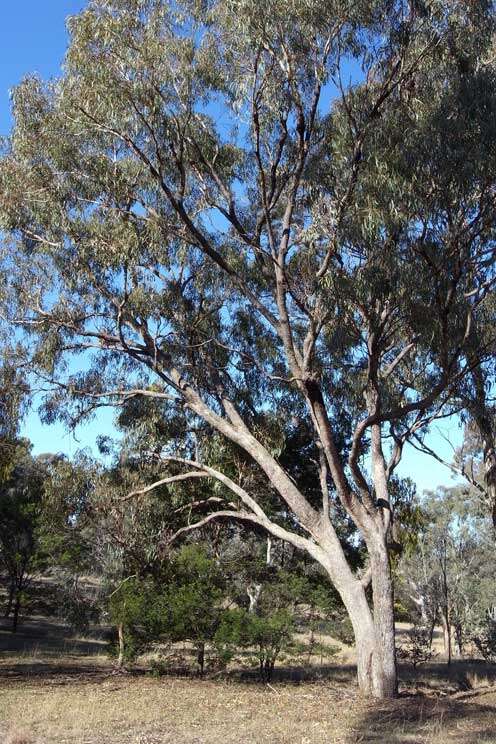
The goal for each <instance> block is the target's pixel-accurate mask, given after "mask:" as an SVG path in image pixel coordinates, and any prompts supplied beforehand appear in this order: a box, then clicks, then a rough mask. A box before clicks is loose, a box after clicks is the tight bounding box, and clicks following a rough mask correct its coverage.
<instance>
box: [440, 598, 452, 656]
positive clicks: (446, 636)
mask: <svg viewBox="0 0 496 744" xmlns="http://www.w3.org/2000/svg"><path fill="white" fill-rule="evenodd" d="M441 622H442V625H443V640H444V653H445V654H446V663H447V664H448V666H449V665H450V664H451V626H450V623H449V619H448V613H447V611H446V608H443V610H442V611H441Z"/></svg>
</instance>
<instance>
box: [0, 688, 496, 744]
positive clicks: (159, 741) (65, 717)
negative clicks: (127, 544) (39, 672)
mask: <svg viewBox="0 0 496 744" xmlns="http://www.w3.org/2000/svg"><path fill="white" fill-rule="evenodd" d="M0 721H4V722H5V728H6V729H8V726H9V725H11V724H12V723H18V722H22V727H23V730H24V731H25V732H26V734H27V733H28V732H29V736H31V737H32V738H31V739H29V738H28V739H27V740H26V744H32V742H36V744H76V742H77V743H78V744H173V743H174V744H176V743H177V744H268V743H269V742H270V744H290V743H291V744H359V743H360V744H363V743H365V742H370V743H374V744H421V743H422V744H424V743H425V744H448V742H449V743H450V744H451V742H453V743H454V744H495V742H496V693H494V692H491V693H488V694H485V695H483V696H481V697H480V698H479V697H476V698H471V699H469V700H456V699H453V698H450V697H432V698H431V697H425V696H424V697H423V696H415V697H403V698H400V699H398V700H396V701H393V702H388V703H384V704H371V703H364V702H363V701H361V700H360V699H359V698H358V696H357V694H356V691H355V689H354V687H351V686H347V685H342V684H330V683H329V682H327V683H324V682H323V683H320V684H317V683H304V684H299V685H295V684H288V683H284V684H282V683H276V684H274V685H273V686H271V687H264V686H262V685H256V684H251V683H240V682H225V681H212V680H204V681H199V680H195V679H180V678H162V679H158V680H155V679H151V678H147V677H133V676H123V677H120V676H118V677H116V676H108V677H106V678H105V679H102V680H100V681H99V682H95V681H93V680H92V679H88V680H85V679H80V680H79V681H78V682H76V683H74V682H73V681H71V682H66V683H64V681H63V680H62V679H57V678H53V679H49V678H42V679H41V678H40V679H38V680H36V679H34V678H33V679H32V680H31V681H26V682H17V683H10V684H8V685H6V684H5V683H3V684H0ZM1 733H2V729H1V724H0V734H1ZM7 742H9V744H24V740H23V739H20V740H17V739H13V740H9V739H8V738H7V739H6V740H5V744H7Z"/></svg>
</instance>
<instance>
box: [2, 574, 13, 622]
mask: <svg viewBox="0 0 496 744" xmlns="http://www.w3.org/2000/svg"><path fill="white" fill-rule="evenodd" d="M14 594H15V582H14V580H13V579H12V580H11V582H10V586H9V598H8V600H7V607H6V608H5V614H4V617H9V615H10V613H11V612H12V605H13V604H14Z"/></svg>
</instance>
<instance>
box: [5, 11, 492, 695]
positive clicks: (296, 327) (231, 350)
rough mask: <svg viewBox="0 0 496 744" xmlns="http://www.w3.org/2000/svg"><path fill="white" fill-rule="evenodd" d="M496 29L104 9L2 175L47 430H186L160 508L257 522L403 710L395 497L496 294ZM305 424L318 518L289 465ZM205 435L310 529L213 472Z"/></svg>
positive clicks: (41, 86)
mask: <svg viewBox="0 0 496 744" xmlns="http://www.w3.org/2000/svg"><path fill="white" fill-rule="evenodd" d="M493 25H494V18H493V8H492V3H490V2H487V1H486V0H476V1H475V2H472V3H465V2H459V1H457V0H454V2H452V3H450V4H449V5H448V4H446V3H445V2H441V1H440V0H432V2H429V3H424V2H418V1H415V2H414V1H413V0H411V2H407V1H406V0H397V2H390V1H389V0H374V1H373V2H370V1H369V2H362V1H361V0H358V1H357V0H354V1H353V2H350V1H349V0H330V1H327V2H325V3H324V2H322V1H319V0H290V1H289V2H288V0H284V1H283V0H268V2H266V3H264V4H260V3H258V2H253V0H217V1H215V0H211V1H210V2H202V3H200V2H195V0H184V2H174V3H172V2H170V3H168V2H166V1H165V0H90V2H89V4H88V7H87V9H86V10H85V11H84V12H82V13H81V14H80V15H78V16H75V17H73V18H71V19H70V20H69V30H70V34H71V42H70V46H69V49H68V53H67V56H66V60H65V67H64V73H63V76H62V77H61V79H59V80H57V81H53V82H50V83H47V84H45V83H43V82H41V81H40V80H38V79H37V78H35V77H30V78H28V79H26V80H25V81H24V83H22V84H21V85H20V86H19V87H18V88H17V89H16V90H15V91H14V93H13V108H14V112H13V113H14V121H15V124H14V128H13V132H12V136H11V137H10V139H9V141H8V142H7V143H6V144H5V148H4V154H3V158H2V162H1V165H0V194H1V196H0V213H1V224H2V227H3V229H4V231H5V233H6V234H7V235H9V236H10V240H9V241H8V243H7V255H6V259H5V271H6V274H7V273H9V274H10V278H11V284H10V290H11V291H10V295H9V293H7V294H8V301H7V305H8V311H9V312H10V314H11V317H12V318H13V319H14V321H15V322H17V323H18V324H19V325H20V326H21V327H22V328H24V329H25V331H26V333H27V334H28V339H29V341H28V343H27V345H26V353H28V354H29V357H30V363H31V365H32V367H33V368H34V369H36V371H37V374H38V376H39V378H41V379H44V380H45V381H46V385H47V386H48V387H51V389H52V393H53V394H52V395H51V396H50V395H48V397H47V400H46V406H45V411H46V415H47V416H53V415H56V414H57V411H60V410H61V409H60V406H61V403H62V402H63V401H64V400H65V399H67V398H69V400H70V401H72V405H68V407H67V406H66V407H65V408H64V411H65V414H64V415H67V416H68V417H69V418H70V419H73V420H79V419H80V418H81V417H82V416H84V415H86V414H90V413H91V412H92V411H93V410H95V408H96V407H98V406H99V405H103V404H110V403H115V404H123V403H124V404H125V405H129V404H130V403H132V401H133V400H136V399H137V398H143V399H154V400H155V401H156V402H157V403H160V405H161V406H163V407H165V408H166V410H169V411H175V412H177V411H180V410H181V411H182V412H183V414H182V415H183V417H184V421H185V427H184V429H185V439H184V445H183V447H182V448H181V449H180V450H179V451H176V452H173V451H172V450H171V447H165V448H163V449H162V450H161V451H158V452H157V451H156V450H155V451H154V452H153V453H151V454H152V455H153V457H155V458H156V459H157V460H158V461H159V462H160V463H161V464H162V466H163V469H164V470H163V478H161V479H159V482H160V483H162V484H168V485H171V484H172V483H173V484H174V485H175V486H177V485H178V484H180V483H181V482H183V481H185V480H186V479H190V478H194V479H197V478H211V479H213V480H214V481H217V482H218V483H219V484H220V486H219V488H220V490H219V494H220V496H219V498H224V499H225V502H224V505H223V506H221V508H217V509H216V510H215V511H210V512H209V513H207V514H206V515H204V516H203V517H202V518H201V519H199V520H198V521H197V522H196V523H193V524H192V525H189V526H188V529H189V528H190V527H193V526H195V525H198V524H199V525H201V524H205V523H207V522H208V521H212V520H214V519H222V518H224V519H236V520H243V521H244V522H245V523H247V524H251V525H255V526H256V527H257V528H259V529H262V530H265V531H266V532H268V533H269V534H271V535H273V536H275V537H277V538H280V539H282V540H286V541H287V542H289V543H291V544H292V545H294V546H296V547H297V548H300V549H302V550H303V551H306V552H307V553H308V554H309V555H310V556H312V557H313V558H314V559H315V560H316V561H318V562H319V563H320V564H321V565H322V566H323V567H324V569H325V570H326V571H327V573H328V575H329V577H330V580H331V581H332V582H333V584H334V586H335V588H336V589H337V591H338V592H339V594H340V596H341V598H342V600H343V603H344V605H345V606H346V608H347V611H348V613H349V615H350V618H351V622H352V624H353V628H354V632H355V637H356V646H357V660H358V680H359V685H360V689H361V690H362V692H363V693H365V694H371V695H374V696H376V697H385V696H390V695H393V694H394V693H395V690H396V664H395V646H394V617H393V595H392V580H391V571H390V565H389V555H388V533H389V531H390V528H391V523H392V520H393V514H392V509H391V506H390V496H389V485H388V484H389V480H390V478H391V475H392V473H393V472H394V469H395V467H396V466H397V464H398V462H399V460H400V458H401V451H402V447H403V444H404V442H405V441H406V440H407V439H408V438H409V437H411V436H412V435H413V434H414V433H419V432H421V431H422V430H423V429H424V428H425V427H426V426H428V424H429V423H430V422H431V421H432V420H433V418H435V417H436V416H439V415H444V413H446V412H447V411H449V407H450V405H451V401H452V400H453V396H454V394H455V392H456V390H457V389H458V387H459V385H460V383H461V381H462V380H463V379H464V377H466V375H468V374H469V372H470V369H471V368H472V367H473V366H474V365H473V364H471V363H469V362H468V361H467V355H466V354H465V352H466V350H467V349H466V347H467V343H468V338H469V337H470V329H471V324H472V321H473V318H474V317H475V316H476V314H477V312H478V311H479V308H480V307H481V306H482V305H483V303H484V302H486V300H487V296H488V294H489V292H490V289H491V286H492V284H491V283H492V278H493V261H492V259H493V250H494V249H493V243H492V238H493V218H494V187H495V181H494V179H495V176H494V174H495V173H496V170H495V167H494V165H495V162H494V161H495V146H494V121H496V118H495V116H494V113H495V105H494V104H495V97H494V65H493V63H492V61H491V60H492V57H491V44H492V38H493ZM13 269H15V271H13ZM29 334H31V335H29ZM482 351H483V350H481V353H482ZM478 357H480V354H478ZM167 406H168V409H167ZM168 415H169V416H172V414H171V413H165V414H164V416H165V417H167V416H168ZM301 420H304V421H305V425H306V426H307V428H308V429H309V430H310V431H311V432H312V438H313V444H312V448H311V451H309V452H308V453H307V454H306V455H305V456H306V457H307V458H308V459H307V461H306V462H305V467H306V468H310V467H313V468H315V472H316V474H317V476H318V482H319V483H320V490H321V493H320V497H319V498H320V501H319V503H315V501H314V500H312V501H310V500H309V499H307V498H306V496H305V494H304V493H303V492H302V489H301V488H300V487H299V485H298V483H297V482H295V480H294V479H293V478H292V477H290V474H289V472H288V471H287V469H285V467H284V465H283V463H282V462H281V461H280V458H279V457H278V439H279V438H280V436H284V435H285V434H286V433H287V432H288V430H289V431H291V427H297V426H298V424H299V421H301ZM199 421H201V422H203V424H202V425H203V426H206V427H208V429H209V431H210V432H211V433H212V432H215V433H216V436H217V437H224V438H226V439H227V440H229V441H230V442H231V443H232V444H233V445H235V446H236V447H237V448H238V449H239V450H240V451H242V452H244V453H245V456H246V457H247V458H248V459H249V461H250V462H251V463H252V466H253V467H256V468H258V472H259V476H260V477H261V478H264V479H265V482H266V484H267V490H268V491H270V493H271V494H272V495H275V496H276V497H277V498H278V499H279V501H280V503H281V504H282V506H281V510H282V511H283V512H284V514H285V516H286V515H289V516H290V519H289V522H288V520H285V521H284V523H281V521H280V520H279V519H278V518H277V516H276V517H274V516H270V515H268V514H267V513H266V511H265V510H264V508H263V504H262V503H261V502H260V501H259V500H258V499H257V498H256V497H255V496H254V494H253V493H251V492H250V488H249V480H248V482H245V481H244V480H243V474H242V473H241V474H240V478H239V479H238V480H235V479H234V477H231V475H229V471H227V472H226V470H224V469H222V468H220V466H219V468H218V467H215V466H216V461H215V458H214V459H212V458H210V457H209V456H208V448H206V449H204V450H203V451H202V448H201V447H200V446H198V441H197V439H196V438H195V430H196V428H197V426H198V422H199ZM314 450H315V451H316V453H317V456H314V455H313V451H314ZM194 482H198V481H194ZM210 503H213V502H210ZM216 503H217V504H218V503H219V502H216ZM214 505H215V504H214ZM339 511H341V512H344V513H345V514H346V515H347V517H348V519H349V520H351V521H352V523H353V524H354V525H355V527H356V528H357V529H358V530H359V531H360V534H361V535H362V538H363V540H364V542H365V544H366V547H367V550H368V554H369V564H370V571H369V572H368V573H367V576H364V577H360V576H359V575H357V573H356V572H355V571H354V569H353V567H352V565H351V564H350V563H349V562H348V561H347V558H346V555H345V553H344V551H343V548H342V545H341V542H340V540H339V538H338V535H337V533H336V529H335V525H334V516H335V514H336V513H338V512H339ZM369 581H371V583H372V596H373V605H372V606H371V604H370V603H369V601H368V595H367V592H366V588H367V583H368V582H369Z"/></svg>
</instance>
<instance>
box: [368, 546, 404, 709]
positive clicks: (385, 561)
mask: <svg viewBox="0 0 496 744" xmlns="http://www.w3.org/2000/svg"><path fill="white" fill-rule="evenodd" d="M370 565H371V568H372V596H373V604H374V627H375V637H376V648H377V653H378V655H379V657H380V663H379V668H378V673H379V676H378V678H377V679H376V681H375V688H376V697H381V698H382V697H386V698H387V697H394V695H396V693H397V691H398V678H397V672H396V643H395V627H394V586H393V579H392V576H391V566H390V563H389V555H388V550H387V545H386V542H385V538H384V540H383V542H382V544H380V545H378V546H377V547H375V548H373V549H372V550H371V551H370Z"/></svg>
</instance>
